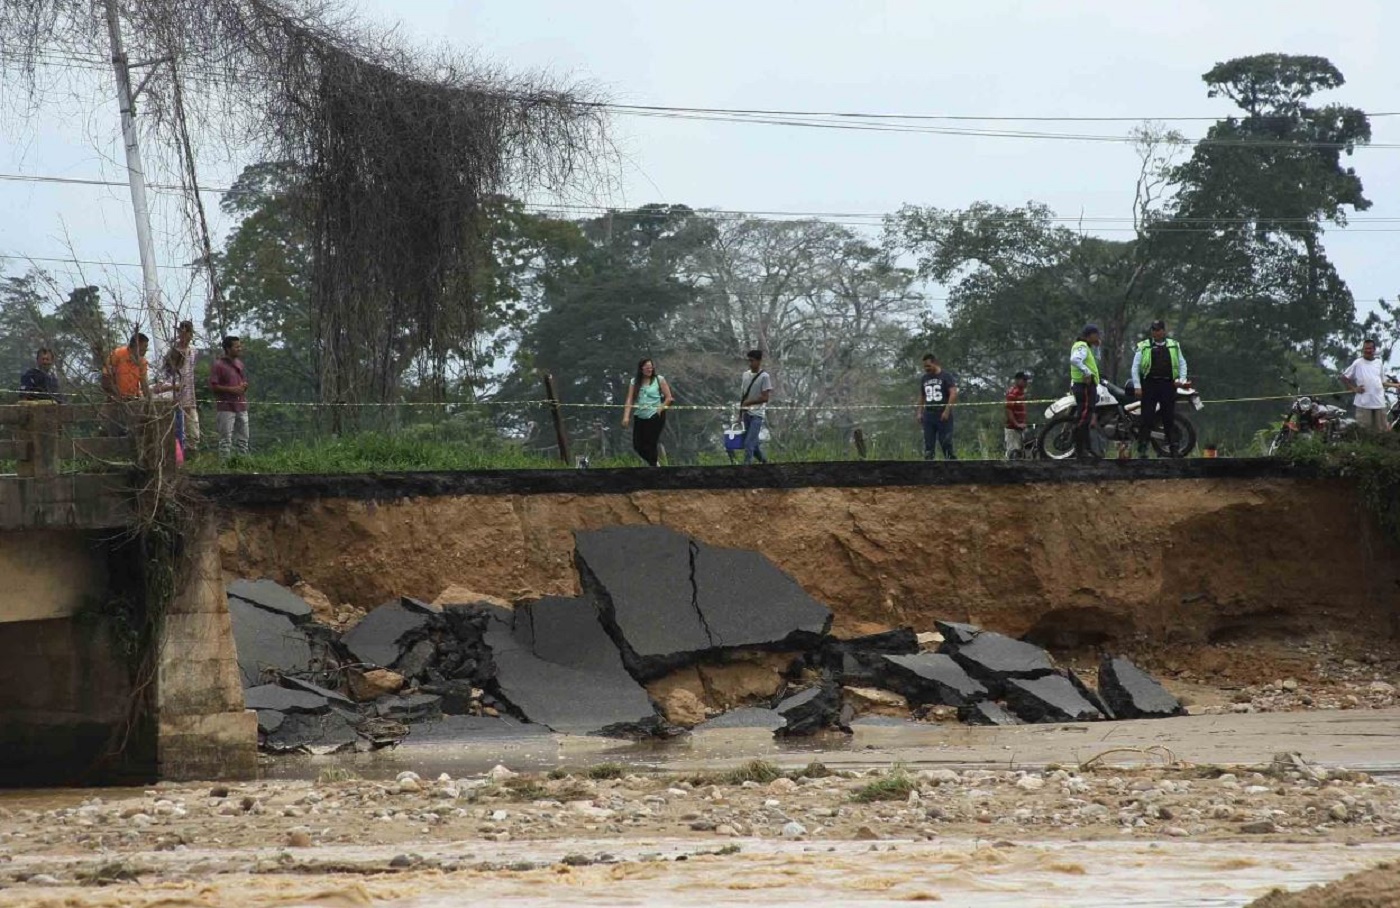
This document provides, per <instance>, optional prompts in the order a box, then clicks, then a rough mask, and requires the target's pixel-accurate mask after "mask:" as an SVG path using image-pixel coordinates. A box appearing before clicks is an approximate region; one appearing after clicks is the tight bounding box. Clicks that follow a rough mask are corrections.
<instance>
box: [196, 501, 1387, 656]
mask: <svg viewBox="0 0 1400 908" xmlns="http://www.w3.org/2000/svg"><path fill="white" fill-rule="evenodd" d="M223 520H224V531H223V534H222V538H221V544H222V556H223V565H224V569H225V571H226V572H227V573H228V574H229V576H243V577H257V576H267V577H273V578H275V579H278V580H282V581H284V582H295V581H297V580H304V581H306V582H307V583H310V584H311V585H312V586H314V587H316V588H317V589H319V590H321V591H322V592H324V593H326V594H327V595H328V596H329V597H330V598H331V599H332V600H334V601H336V602H347V603H352V604H354V605H357V606H360V607H370V606H373V605H375V604H378V603H380V602H382V601H384V600H386V599H389V598H391V597H393V596H397V595H413V596H418V597H422V598H426V599H432V598H434V597H436V596H437V595H438V594H439V593H440V592H441V591H442V590H443V589H444V588H446V587H448V586H451V585H454V584H455V585H462V586H466V587H469V588H471V589H473V590H477V591H479V592H482V593H487V594H491V595H495V596H501V597H505V598H519V597H521V596H528V595H542V594H564V595H569V594H574V593H576V592H577V589H576V584H577V579H576V578H577V574H576V571H575V570H574V567H573V535H572V534H573V532H574V531H575V530H579V529H596V528H599V527H605V526H611V525H616V524H625V523H656V524H665V525H667V526H670V527H673V528H675V529H677V530H679V531H681V532H684V533H689V534H691V535H693V536H695V537H697V538H699V539H702V540H704V541H706V542H709V543H712V544H715V545H721V546H733V547H740V548H751V549H756V550H758V551H760V552H762V553H764V554H765V555H767V556H768V557H769V558H770V559H772V560H773V561H774V562H775V563H777V564H778V565H779V566H781V567H782V568H783V569H785V570H786V571H788V572H790V573H791V574H792V575H793V576H794V577H795V578H796V579H797V580H798V582H800V583H801V584H802V585H803V586H804V587H805V588H806V589H807V590H808V591H809V592H810V593H812V594H813V595H814V596H816V597H817V598H818V599H820V600H821V601H823V602H825V603H827V604H828V605H829V606H831V608H832V609H833V610H834V611H835V613H836V616H837V617H836V631H837V632H838V633H843V632H844V633H849V632H855V631H862V630H867V629H874V628H877V627H886V626H889V625H893V624H909V625H912V626H914V627H916V628H920V629H922V628H925V627H931V622H932V620H933V619H934V618H935V617H937V618H952V619H956V620H963V621H970V622H972V623H975V624H979V625H982V626H985V627H988V628H992V629H996V630H999V631H1002V632H1005V633H1009V634H1013V635H1017V636H1029V637H1030V638H1031V639H1035V640H1038V641H1039V642H1042V643H1046V644H1049V645H1051V646H1056V647H1074V646H1080V645H1095V644H1097V643H1101V642H1105V641H1108V640H1114V641H1118V642H1127V641H1129V640H1132V639H1137V640H1139V641H1142V640H1144V639H1145V640H1150V641H1152V642H1154V643H1158V644H1170V643H1173V642H1178V641H1179V642H1214V643H1222V642H1232V641H1237V640H1239V641H1243V640H1252V639H1260V638H1266V639H1267V638H1269V637H1291V636H1295V635H1299V634H1307V633H1310V632H1314V631H1329V632H1337V631H1342V632H1347V633H1355V634H1358V635H1362V636H1370V637H1373V638H1383V637H1390V636H1392V635H1393V634H1394V632H1395V627H1394V621H1395V615H1396V614H1397V612H1400V551H1397V550H1396V549H1395V548H1393V547H1389V546H1387V545H1386V544H1384V543H1383V542H1382V541H1381V539H1380V537H1379V535H1378V534H1377V533H1376V532H1375V531H1374V530H1373V529H1372V526H1371V523H1370V521H1369V519H1368V517H1367V515H1366V512H1365V510H1364V508H1363V507H1362V506H1361V505H1360V503H1359V502H1358V500H1357V498H1356V496H1355V493H1354V492H1353V491H1352V489H1351V488H1350V487H1349V486H1348V485H1347V484H1345V483H1341V482H1334V481H1324V480H1284V479H1257V480H1246V479H1229V480H1221V479H1178V480H1152V481H1140V482H1104V483H1098V484H1088V483H1086V484H1079V485H1053V486H1050V485H1002V486H973V485H948V486H920V487H899V488H860V489H851V488H803V489H785V490H781V489H763V490H726V491H713V490H710V491H695V490H690V491H646V492H633V493H628V494H589V495H580V494H562V493H560V494H529V495H464V496H454V497H422V498H414V499H405V500H398V501H391V502H387V503H386V502H374V501H362V500H345V499H319V500H313V501H293V502H291V503H288V504H284V505H279V506H256V507H252V506H250V507H244V508H239V509H233V510H229V511H226V512H225V513H224V514H223Z"/></svg>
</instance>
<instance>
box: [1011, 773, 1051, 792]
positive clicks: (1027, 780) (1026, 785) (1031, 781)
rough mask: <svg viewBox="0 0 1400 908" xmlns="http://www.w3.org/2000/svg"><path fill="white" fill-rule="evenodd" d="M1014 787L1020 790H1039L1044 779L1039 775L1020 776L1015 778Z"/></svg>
mask: <svg viewBox="0 0 1400 908" xmlns="http://www.w3.org/2000/svg"><path fill="white" fill-rule="evenodd" d="M1016 787H1017V788H1019V789H1021V790H1022V791H1040V790H1041V789H1042V788H1044V787H1045V780H1044V779H1042V778H1041V777H1040V776H1022V777H1021V778H1019V779H1017V780H1016Z"/></svg>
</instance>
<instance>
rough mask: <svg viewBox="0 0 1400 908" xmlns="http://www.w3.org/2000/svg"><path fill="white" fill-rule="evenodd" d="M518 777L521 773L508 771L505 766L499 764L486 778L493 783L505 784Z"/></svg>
mask: <svg viewBox="0 0 1400 908" xmlns="http://www.w3.org/2000/svg"><path fill="white" fill-rule="evenodd" d="M518 775H520V773H518V772H512V771H511V770H509V769H506V768H505V767H504V766H502V765H500V764H499V763H498V764H496V765H495V766H493V767H492V768H491V771H490V772H488V773H487V774H486V778H488V779H490V780H491V781H492V782H504V781H506V780H507V779H513V778H515V777H516V776H518Z"/></svg>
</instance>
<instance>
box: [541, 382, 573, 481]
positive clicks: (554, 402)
mask: <svg viewBox="0 0 1400 908" xmlns="http://www.w3.org/2000/svg"><path fill="white" fill-rule="evenodd" d="M544 396H545V399H546V400H548V401H549V412H550V414H551V415H552V416H553V417H554V438H555V440H556V441H557V442H558V444H559V459H560V460H561V461H563V462H564V464H565V465H566V466H567V465H568V464H569V436H568V435H567V434H566V433H565V432H564V414H563V412H561V411H560V409H559V395H558V394H556V393H555V391H554V376H553V375H551V374H550V373H548V372H546V373H545V374H544Z"/></svg>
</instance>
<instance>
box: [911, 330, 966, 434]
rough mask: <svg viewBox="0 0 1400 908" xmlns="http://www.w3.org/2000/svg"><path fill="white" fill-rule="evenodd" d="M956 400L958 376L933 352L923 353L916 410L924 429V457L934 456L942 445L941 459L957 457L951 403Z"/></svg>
mask: <svg viewBox="0 0 1400 908" xmlns="http://www.w3.org/2000/svg"><path fill="white" fill-rule="evenodd" d="M957 401H958V378H957V376H956V375H954V374H953V373H951V372H949V371H947V370H946V369H944V368H943V366H942V365H940V364H939V362H938V357H936V356H934V355H933V354H932V353H925V354H924V374H923V375H921V376H920V377H919V399H918V406H917V407H916V411H915V412H916V413H917V416H918V420H919V425H920V426H922V427H923V430H924V460H933V459H934V457H935V456H937V449H938V448H942V449H943V459H944V460H957V459H958V455H957V454H956V453H954V451H953V404H955V403H957Z"/></svg>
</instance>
